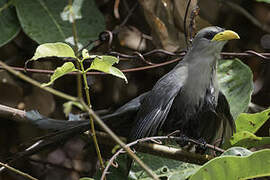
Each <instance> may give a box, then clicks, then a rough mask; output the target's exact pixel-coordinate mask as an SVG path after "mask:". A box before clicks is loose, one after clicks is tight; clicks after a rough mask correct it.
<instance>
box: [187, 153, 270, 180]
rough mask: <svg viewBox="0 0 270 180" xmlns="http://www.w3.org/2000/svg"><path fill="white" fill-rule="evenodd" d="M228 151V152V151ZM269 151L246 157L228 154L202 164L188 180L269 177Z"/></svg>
mask: <svg viewBox="0 0 270 180" xmlns="http://www.w3.org/2000/svg"><path fill="white" fill-rule="evenodd" d="M228 151H229V150H228ZM269 161H270V150H269V149H265V150H260V151H257V152H254V153H251V152H250V155H248V156H239V154H236V155H235V154H234V153H233V154H230V153H227V154H226V155H223V156H220V157H217V158H215V159H213V160H211V161H209V162H207V163H206V164H204V165H203V166H202V167H201V168H200V169H199V170H198V171H197V172H196V173H195V174H193V175H192V176H191V177H190V180H197V179H207V180H210V179H251V178H257V177H264V176H269V175H270V163H269Z"/></svg>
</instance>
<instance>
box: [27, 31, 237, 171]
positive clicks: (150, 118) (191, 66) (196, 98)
mask: <svg viewBox="0 0 270 180" xmlns="http://www.w3.org/2000/svg"><path fill="white" fill-rule="evenodd" d="M232 39H240V37H239V35H238V34H237V33H236V32H234V31H232V30H225V29H223V28H220V27H218V26H210V27H206V28H203V29H201V30H200V31H198V33H197V34H196V35H195V37H194V38H193V41H192V45H191V47H190V48H189V50H188V51H187V53H186V55H185V57H184V58H183V60H181V61H180V62H179V63H178V64H177V65H176V66H175V67H174V68H173V69H172V70H171V71H169V72H168V73H167V74H165V75H164V76H162V77H161V78H160V79H159V80H158V81H157V82H156V84H155V85H154V86H153V88H152V89H151V90H150V91H147V92H145V93H143V94H141V95H139V96H138V97H136V98H134V99H132V100H131V101H129V102H128V103H126V104H125V105H123V106H121V107H120V108H118V109H117V110H116V111H115V112H113V113H111V114H108V115H104V116H101V118H102V120H103V121H104V122H105V123H106V124H107V125H108V126H109V127H110V128H111V129H112V130H113V131H115V132H116V133H117V134H118V135H122V136H125V137H127V138H128V142H132V141H134V140H137V139H141V138H144V137H150V136H155V135H157V134H158V133H159V132H162V133H165V134H168V133H172V132H174V131H176V130H179V131H180V133H181V134H183V135H185V136H187V137H189V138H194V139H203V140H204V141H205V142H206V143H210V144H211V143H213V142H214V141H215V140H217V139H220V138H221V139H222V141H221V143H222V142H223V141H224V139H226V138H230V137H231V136H232V135H233V133H234V132H235V122H234V119H233V117H232V115H231V112H230V107H229V103H228V101H227V99H226V97H225V95H224V94H223V93H222V92H221V90H220V89H219V87H218V81H217V63H218V60H219V59H221V56H220V53H221V51H222V49H223V47H224V45H225V44H226V43H227V42H228V41H229V40H232ZM29 118H31V114H30V116H29ZM33 122H34V121H33ZM38 122H39V125H40V126H42V124H43V123H42V121H38ZM44 124H46V126H47V127H48V124H49V121H46V123H44ZM74 124H76V127H75V129H76V128H78V129H79V131H81V132H83V131H86V130H87V129H88V128H89V122H88V121H86V122H85V121H78V122H76V121H73V122H70V123H66V124H65V125H63V126H61V128H62V129H64V128H66V129H68V128H70V127H72V126H75V125H74ZM50 127H56V126H50ZM57 127H59V126H57ZM73 129H74V128H73ZM64 132H66V133H67V134H68V131H64ZM70 132H71V131H70ZM76 133H78V132H77V131H76ZM221 143H220V144H221ZM129 164H130V163H129ZM129 166H130V165H129Z"/></svg>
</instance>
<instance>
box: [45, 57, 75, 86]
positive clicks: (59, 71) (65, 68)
mask: <svg viewBox="0 0 270 180" xmlns="http://www.w3.org/2000/svg"><path fill="white" fill-rule="evenodd" d="M73 71H77V69H76V68H75V66H74V64H73V63H72V62H66V63H64V64H63V65H62V66H61V67H58V68H56V70H55V71H54V73H53V75H52V76H51V79H50V82H48V83H45V84H42V86H49V85H51V84H52V83H53V82H54V81H55V80H56V79H58V78H60V77H62V76H64V75H65V74H67V73H70V72H73Z"/></svg>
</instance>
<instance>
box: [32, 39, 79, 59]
mask: <svg viewBox="0 0 270 180" xmlns="http://www.w3.org/2000/svg"><path fill="white" fill-rule="evenodd" d="M52 56H56V57H72V58H76V56H75V53H74V51H73V49H72V48H71V47H70V46H69V45H67V44H65V43H61V42H57V43H45V44H42V45H39V46H38V47H37V49H36V52H35V55H34V56H33V57H32V58H31V60H37V59H39V58H45V57H52Z"/></svg>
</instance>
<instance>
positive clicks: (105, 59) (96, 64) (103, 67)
mask: <svg viewBox="0 0 270 180" xmlns="http://www.w3.org/2000/svg"><path fill="white" fill-rule="evenodd" d="M84 54H85V55H84V56H87V55H86V53H85V52H84ZM118 62H119V59H118V58H116V57H114V56H96V57H95V58H94V60H93V62H92V63H91V66H90V67H89V68H88V69H86V72H87V71H90V70H98V71H102V72H105V73H108V74H111V75H113V76H116V77H119V78H122V79H124V80H125V81H126V83H127V82H128V81H127V78H126V76H125V75H124V74H123V73H122V71H120V70H119V69H117V68H115V67H113V66H112V65H113V64H115V63H118Z"/></svg>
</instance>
